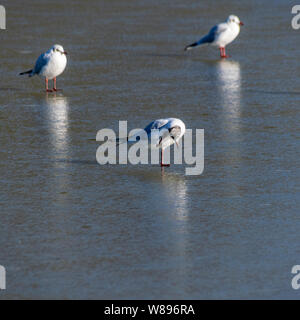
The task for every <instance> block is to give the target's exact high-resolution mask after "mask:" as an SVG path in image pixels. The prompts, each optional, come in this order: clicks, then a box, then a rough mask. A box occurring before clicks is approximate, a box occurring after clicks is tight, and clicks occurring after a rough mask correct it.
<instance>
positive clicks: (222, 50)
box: [220, 47, 229, 58]
mask: <svg viewBox="0 0 300 320" xmlns="http://www.w3.org/2000/svg"><path fill="white" fill-rule="evenodd" d="M220 55H221V58H229V56H228V55H227V54H226V49H225V47H220Z"/></svg>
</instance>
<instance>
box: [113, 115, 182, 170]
mask: <svg viewBox="0 0 300 320" xmlns="http://www.w3.org/2000/svg"><path fill="white" fill-rule="evenodd" d="M152 130H154V131H152ZM144 131H145V132H146V134H147V138H148V141H149V140H150V148H160V149H161V162H160V165H161V167H169V166H170V164H164V163H163V151H164V149H166V148H168V147H169V146H171V145H172V144H174V143H176V145H177V146H178V144H179V140H180V139H181V138H182V137H183V135H184V133H185V124H184V123H183V121H181V120H180V119H176V118H166V119H158V120H154V121H152V122H151V123H149V124H148V125H147V126H146V127H145V129H144ZM140 135H141V133H139V132H138V133H136V134H134V135H133V136H130V137H127V138H125V140H124V139H117V142H118V143H119V144H120V143H123V142H125V141H129V142H135V141H138V140H139V139H140Z"/></svg>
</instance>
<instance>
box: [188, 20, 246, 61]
mask: <svg viewBox="0 0 300 320" xmlns="http://www.w3.org/2000/svg"><path fill="white" fill-rule="evenodd" d="M243 25H244V24H243V22H241V21H240V19H239V18H238V17H237V16H235V15H230V16H229V17H228V18H227V20H226V21H225V22H223V23H219V24H217V25H216V26H214V27H213V28H212V29H211V30H210V31H209V33H208V34H207V35H206V36H204V37H203V38H201V39H200V40H199V41H198V42H194V43H192V44H190V45H188V46H186V47H185V48H184V50H185V51H186V50H190V49H192V48H193V47H196V46H198V45H200V44H204V43H208V44H211V45H213V46H219V49H220V55H221V58H228V56H227V55H226V51H225V47H226V46H227V45H228V44H229V43H231V42H232V41H233V40H234V39H235V38H236V37H237V36H238V34H239V33H240V26H243Z"/></svg>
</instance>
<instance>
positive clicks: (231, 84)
mask: <svg viewBox="0 0 300 320" xmlns="http://www.w3.org/2000/svg"><path fill="white" fill-rule="evenodd" d="M217 78H218V88H219V92H220V98H221V101H222V105H223V107H224V116H225V120H226V121H232V120H234V119H236V120H239V119H240V115H241V71H240V64H239V62H236V61H229V60H221V61H220V62H218V64H217ZM238 122H239V121H237V122H235V123H233V124H232V125H233V127H236V126H237V127H238V126H239V125H238Z"/></svg>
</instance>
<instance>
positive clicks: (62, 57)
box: [20, 44, 67, 92]
mask: <svg viewBox="0 0 300 320" xmlns="http://www.w3.org/2000/svg"><path fill="white" fill-rule="evenodd" d="M66 55H67V52H66V51H65V50H64V48H63V47H62V46H61V45H59V44H55V45H54V46H53V47H52V48H50V49H49V50H48V51H47V52H45V53H42V54H41V55H40V56H39V57H38V59H37V61H36V63H35V66H34V68H33V69H31V70H28V71H25V72H21V73H20V75H23V74H28V75H29V77H33V76H34V75H36V74H37V75H39V76H42V77H45V85H46V92H53V91H58V89H57V88H56V77H58V76H59V75H60V74H61V73H63V71H64V70H65V68H66V65H67V57H66ZM52 79H53V90H51V89H48V80H52Z"/></svg>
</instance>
